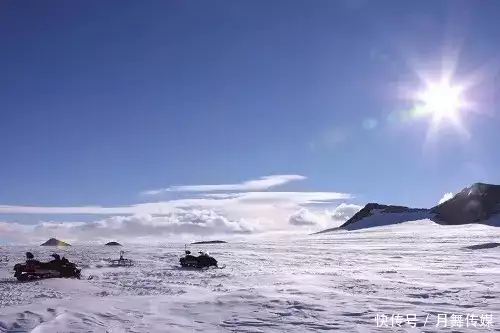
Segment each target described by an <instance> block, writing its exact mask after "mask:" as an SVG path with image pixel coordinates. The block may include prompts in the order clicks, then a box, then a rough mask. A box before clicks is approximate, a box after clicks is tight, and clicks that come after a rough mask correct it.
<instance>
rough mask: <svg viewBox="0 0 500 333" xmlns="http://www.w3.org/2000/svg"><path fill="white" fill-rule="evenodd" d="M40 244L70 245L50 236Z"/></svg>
mask: <svg viewBox="0 0 500 333" xmlns="http://www.w3.org/2000/svg"><path fill="white" fill-rule="evenodd" d="M40 246H71V245H70V244H68V243H65V242H63V241H60V240H58V239H55V238H51V239H49V240H48V241H46V242H45V243H43V244H41V245H40Z"/></svg>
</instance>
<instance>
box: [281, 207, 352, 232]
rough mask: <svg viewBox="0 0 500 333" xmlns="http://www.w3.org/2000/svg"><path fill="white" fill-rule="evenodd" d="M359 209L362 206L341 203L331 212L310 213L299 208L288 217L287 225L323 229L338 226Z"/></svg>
mask: <svg viewBox="0 0 500 333" xmlns="http://www.w3.org/2000/svg"><path fill="white" fill-rule="evenodd" d="M361 208H362V206H358V205H353V204H345V203H341V204H340V205H338V206H337V207H335V209H334V210H333V211H328V210H325V211H323V212H311V211H310V210H308V209H306V208H301V209H300V210H298V211H296V212H295V213H293V214H291V215H290V216H289V218H288V223H289V224H291V225H296V226H313V225H315V226H318V227H323V228H326V227H334V226H339V225H341V224H342V223H344V222H345V221H347V220H348V219H350V218H351V217H352V216H353V215H354V214H356V213H357V212H358V211H359V210H360V209H361ZM332 221H333V225H332Z"/></svg>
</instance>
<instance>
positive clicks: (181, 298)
mask: <svg viewBox="0 0 500 333" xmlns="http://www.w3.org/2000/svg"><path fill="white" fill-rule="evenodd" d="M389 231H390V232H389ZM499 239H500V229H498V228H492V227H487V226H482V225H472V226H470V225H466V226H440V225H436V224H431V223H429V222H426V221H415V222H408V223H404V224H399V225H391V226H386V227H375V228H369V229H363V230H357V231H351V232H347V231H340V232H338V233H332V234H323V235H317V236H305V235H304V236H300V237H295V238H291V237H289V236H287V237H282V238H279V239H275V240H269V239H266V240H265V241H260V242H258V241H255V240H254V241H252V243H244V242H239V243H233V242H231V243H228V244H216V245H205V248H199V247H196V246H194V245H193V246H191V247H190V248H191V249H192V250H199V249H207V250H209V251H210V253H211V254H213V255H214V256H215V257H216V258H217V259H219V260H220V262H221V263H226V264H227V268H226V269H224V270H214V271H207V272H198V271H191V270H180V269H176V268H175V267H174V266H175V265H176V264H177V262H178V258H179V255H180V254H182V252H183V250H184V245H183V244H176V245H170V246H165V247H161V248H158V247H156V248H147V247H137V248H133V249H130V248H124V250H126V251H129V252H127V253H126V257H131V258H132V259H134V260H137V266H135V267H131V268H106V267H102V264H103V263H102V262H100V259H101V258H108V257H116V256H117V255H118V253H117V250H116V249H110V248H109V247H103V246H95V247H81V246H76V245H75V246H72V247H71V248H66V249H64V250H61V251H60V253H61V254H64V255H66V256H67V257H68V258H70V259H72V260H73V259H75V260H76V261H78V262H80V263H82V264H86V265H89V267H88V268H86V269H84V270H83V273H84V275H88V274H93V275H95V276H97V278H95V279H93V280H90V281H88V280H80V281H78V280H76V281H75V280H63V279H53V280H45V281H40V282H29V283H17V282H15V280H14V279H13V278H12V277H11V276H12V267H13V265H14V263H15V262H17V261H20V260H23V255H24V252H25V251H26V250H32V251H33V252H34V253H35V254H36V255H38V256H39V257H41V258H47V256H48V255H49V254H50V253H51V251H52V250H53V249H52V248H51V249H48V248H44V247H35V248H28V247H18V246H16V247H0V258H5V257H7V258H8V259H9V261H8V262H7V265H2V266H0V332H2V333H3V332H35V333H37V332H38V333H40V332H51V333H53V332H194V331H198V332H315V331H317V332H323V331H325V330H332V329H335V330H338V331H340V332H387V331H388V330H392V328H387V327H384V328H377V323H376V321H375V317H376V316H377V315H383V314H385V315H386V316H389V318H390V316H391V315H392V314H400V315H403V316H404V317H405V319H406V316H407V315H412V314H414V315H416V316H417V320H418V325H423V324H424V322H425V319H426V318H427V315H429V317H428V318H427V320H428V321H427V324H426V329H425V331H426V332H442V331H443V327H442V325H441V326H440V327H436V323H437V315H438V314H447V315H448V321H447V326H448V327H450V326H451V324H452V323H453V324H456V325H458V324H460V323H459V321H458V320H457V319H456V318H457V317H456V316H455V317H454V318H455V320H453V321H452V320H451V315H452V314H455V315H463V318H464V319H465V318H466V315H467V314H474V315H476V316H477V318H479V317H480V315H485V314H487V315H491V316H492V320H493V328H491V329H490V331H495V330H496V331H500V324H498V321H499V320H500V256H499V254H500V252H499V251H500V248H499V247H491V246H479V247H472V248H467V247H470V246H472V245H481V244H493V243H495V242H498V241H499ZM488 318H489V317H485V316H483V324H485V323H486V321H485V320H486V319H488ZM480 322H481V321H480V320H479V319H478V320H477V324H476V325H477V327H476V328H466V327H462V328H456V327H455V328H454V329H453V330H449V329H448V331H450V332H451V331H456V332H480V331H486V329H485V328H480V327H479V325H480ZM462 324H463V325H465V321H464V322H463V323H462ZM390 325H391V324H390V319H389V326H390ZM394 331H399V332H421V331H424V330H423V328H422V327H420V328H412V327H409V326H408V325H404V326H403V327H402V328H399V330H396V329H394Z"/></svg>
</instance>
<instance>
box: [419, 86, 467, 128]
mask: <svg viewBox="0 0 500 333" xmlns="http://www.w3.org/2000/svg"><path fill="white" fill-rule="evenodd" d="M461 95H462V89H461V88H460V87H457V86H453V85H450V84H449V83H448V82H440V83H438V84H435V83H434V84H430V85H429V86H428V87H427V89H426V90H425V91H423V92H422V93H421V94H419V98H418V99H419V101H420V102H421V103H423V108H424V110H425V111H426V112H428V113H429V114H431V115H432V117H433V119H434V120H437V121H439V120H441V119H443V118H450V119H456V118H457V117H458V112H459V109H460V107H461V106H462V96H461Z"/></svg>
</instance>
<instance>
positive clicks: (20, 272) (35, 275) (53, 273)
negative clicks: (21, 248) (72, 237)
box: [14, 252, 81, 281]
mask: <svg viewBox="0 0 500 333" xmlns="http://www.w3.org/2000/svg"><path fill="white" fill-rule="evenodd" d="M52 257H54V260H51V261H49V262H40V261H38V260H35V259H34V257H33V254H31V253H30V252H27V253H26V258H27V260H26V263H22V264H20V263H19V264H16V265H15V266H14V271H15V273H14V277H15V278H17V280H18V281H29V280H35V279H47V278H77V279H80V277H81V269H79V268H78V267H77V266H76V265H75V264H74V263H72V262H70V261H69V260H68V259H66V258H65V257H62V259H61V258H60V257H59V255H58V254H55V253H54V254H52Z"/></svg>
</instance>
